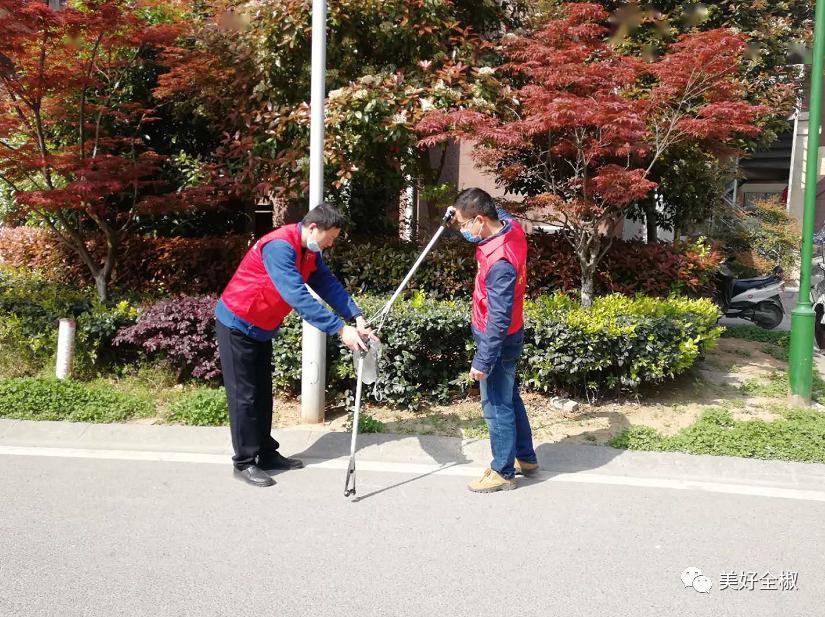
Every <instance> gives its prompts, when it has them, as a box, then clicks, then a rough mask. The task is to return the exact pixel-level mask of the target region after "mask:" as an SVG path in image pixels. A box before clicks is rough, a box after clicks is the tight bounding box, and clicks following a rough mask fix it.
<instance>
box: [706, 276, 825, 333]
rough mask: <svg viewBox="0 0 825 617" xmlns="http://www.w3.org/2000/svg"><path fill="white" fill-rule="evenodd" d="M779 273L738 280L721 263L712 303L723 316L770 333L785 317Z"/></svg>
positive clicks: (824, 290) (782, 288) (782, 285)
mask: <svg viewBox="0 0 825 617" xmlns="http://www.w3.org/2000/svg"><path fill="white" fill-rule="evenodd" d="M782 273H783V272H782V268H780V267H779V266H777V267H775V268H774V269H773V272H772V273H771V274H769V275H768V276H761V277H757V278H749V279H738V278H736V275H735V274H734V273H733V272H732V271H731V269H730V267H729V266H728V264H727V263H723V264H722V265H721V266H720V267H719V275H718V284H717V288H716V292H715V294H714V301H715V302H716V304H717V306H719V308H720V309H721V311H722V314H723V315H724V316H725V317H738V318H739V319H747V320H748V321H752V322H753V323H755V324H756V325H757V326H759V327H760V328H764V329H765V330H771V329H773V328H775V327H776V326H778V325H779V324H780V323H782V319H783V318H784V317H785V309H784V307H783V306H782V298H781V296H780V294H781V293H782V292H783V291H784V290H785V282H784V280H783V278H782ZM823 280H825V279H823ZM823 293H825V286H823ZM823 314H825V297H823ZM823 334H825V332H824V333H823ZM823 342H825V337H823Z"/></svg>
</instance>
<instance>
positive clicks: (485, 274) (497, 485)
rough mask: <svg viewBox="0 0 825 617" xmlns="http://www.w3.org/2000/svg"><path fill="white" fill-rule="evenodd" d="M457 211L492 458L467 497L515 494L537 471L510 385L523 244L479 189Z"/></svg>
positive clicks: (517, 341)
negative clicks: (473, 268)
mask: <svg viewBox="0 0 825 617" xmlns="http://www.w3.org/2000/svg"><path fill="white" fill-rule="evenodd" d="M455 209H456V213H455V221H456V224H457V225H458V226H459V229H460V230H461V235H462V236H464V239H465V240H467V241H468V242H472V243H473V244H475V245H476V261H477V262H478V273H477V274H476V279H475V288H474V290H473V319H472V331H473V338H474V339H475V341H476V346H477V347H476V353H475V356H474V357H473V361H472V364H471V366H470V377H472V378H473V379H475V380H476V381H478V382H479V388H480V390H481V408H482V411H483V413H484V420H485V421H486V422H487V428H488V429H489V431H490V445H491V447H492V451H493V460H492V462H491V463H490V468H489V469H487V470H486V471H485V472H484V475H483V476H482V477H481V479H480V480H477V481H476V482H471V483H470V485H469V489H470V490H471V491H474V492H477V493H492V492H495V491H500V490H510V489H513V488H515V487H516V481H515V475H516V474H517V473H518V474H523V475H525V476H529V475H532V474H534V473H536V472H537V471H538V468H539V466H538V461H537V459H536V453H535V451H534V450H533V435H532V432H531V430H530V423H529V421H528V420H527V411H526V410H525V408H524V403H523V402H522V400H521V396H520V395H519V391H518V381H517V379H516V367H517V365H518V360H519V357H520V356H521V350H522V344H523V340H524V316H523V311H522V307H523V304H524V288H525V284H526V281H527V240H526V238H525V237H524V231H523V230H522V229H521V226H520V225H519V224H518V222H517V221H516V220H515V219H513V218H512V217H510V215H508V214H507V213H506V212H505V211H504V210H500V209H497V208H496V203H495V201H494V200H493V198H492V197H491V196H490V195H489V194H488V193H486V192H485V191H482V190H481V189H478V188H472V189H467V190H466V191H464V192H463V193H461V195H459V196H458V199H457V200H456V202H455Z"/></svg>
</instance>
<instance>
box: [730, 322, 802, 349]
mask: <svg viewBox="0 0 825 617" xmlns="http://www.w3.org/2000/svg"><path fill="white" fill-rule="evenodd" d="M722 338H738V339H742V340H745V341H755V342H757V343H771V344H773V345H779V346H780V347H788V345H790V338H791V337H790V333H789V332H781V331H778V330H763V329H762V328H758V327H756V326H725V329H724V331H723V332H722Z"/></svg>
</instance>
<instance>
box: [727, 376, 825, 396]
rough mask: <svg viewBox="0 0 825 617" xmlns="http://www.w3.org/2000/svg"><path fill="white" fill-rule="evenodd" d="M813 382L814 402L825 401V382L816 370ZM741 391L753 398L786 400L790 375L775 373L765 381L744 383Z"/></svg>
mask: <svg viewBox="0 0 825 617" xmlns="http://www.w3.org/2000/svg"><path fill="white" fill-rule="evenodd" d="M811 377H812V382H811V398H812V399H813V400H814V401H817V402H822V401H825V380H823V379H822V376H821V375H820V374H819V371H817V370H814V372H813V375H812V376H811ZM739 389H740V390H741V391H742V392H744V393H745V394H750V395H752V396H767V397H771V398H785V397H786V396H788V391H789V389H790V385H789V383H788V373H786V372H781V371H774V372H773V373H771V374H770V375H769V376H768V378H767V380H765V379H759V380H757V379H749V380H748V381H746V382H745V383H743V384H742V385H741V386H740V387H739Z"/></svg>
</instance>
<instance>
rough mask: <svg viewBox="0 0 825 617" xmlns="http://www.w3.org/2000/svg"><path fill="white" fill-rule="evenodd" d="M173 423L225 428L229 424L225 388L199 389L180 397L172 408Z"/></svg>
mask: <svg viewBox="0 0 825 617" xmlns="http://www.w3.org/2000/svg"><path fill="white" fill-rule="evenodd" d="M168 419H169V420H170V421H171V422H177V423H179V424H191V425H194V426H223V425H226V424H228V423H229V408H228V407H227V404H226V393H225V392H224V390H223V388H221V389H214V390H213V389H210V388H198V389H196V390H192V391H190V392H186V393H184V394H182V395H181V396H180V397H178V398H177V399H176V400H175V401H174V402H173V403H172V405H171V406H170V409H169V417H168Z"/></svg>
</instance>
